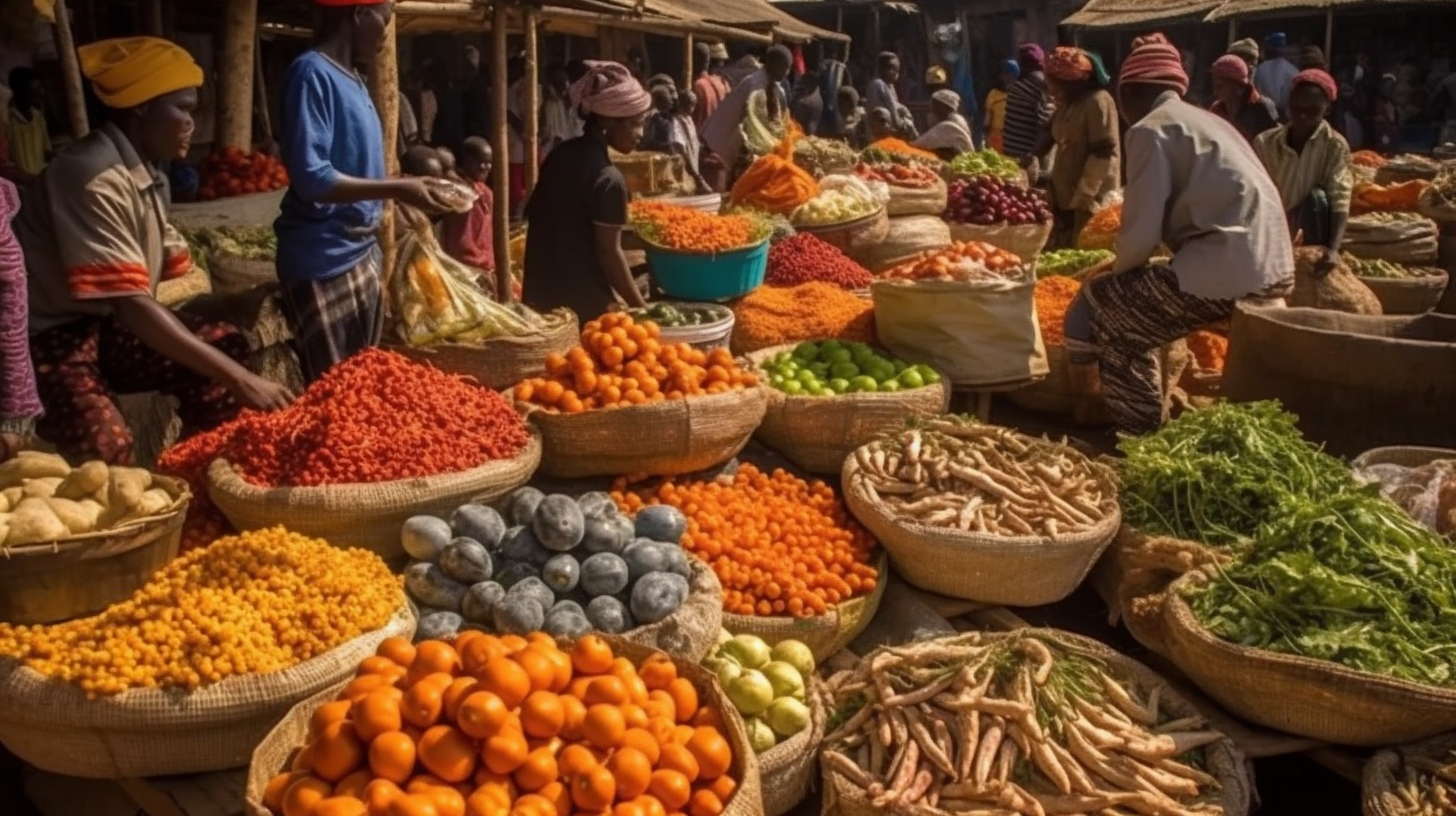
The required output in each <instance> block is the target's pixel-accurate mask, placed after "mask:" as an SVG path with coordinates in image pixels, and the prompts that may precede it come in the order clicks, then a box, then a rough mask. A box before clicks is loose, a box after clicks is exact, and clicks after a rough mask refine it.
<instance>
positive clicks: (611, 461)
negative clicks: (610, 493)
mask: <svg viewBox="0 0 1456 816" xmlns="http://www.w3.org/2000/svg"><path fill="white" fill-rule="evenodd" d="M767 391H768V389H766V388H764V387H758V388H750V389H747V390H744V391H728V392H725V393H722V394H709V395H706V396H700V397H689V398H687V399H677V400H668V401H666V402H657V403H650V404H647V405H632V406H627V407H624V408H612V409H604V410H596V411H587V412H584V413H580V414H559V413H553V412H550V411H544V410H541V409H539V408H536V407H534V406H526V405H523V406H521V407H522V409H523V410H525V411H527V412H528V413H527V418H528V419H529V420H530V422H531V423H532V424H534V425H535V426H536V428H537V429H539V430H540V432H541V440H542V444H543V446H544V453H543V454H542V456H541V472H542V473H544V474H545V475H547V476H550V477H552V478H556V479H581V478H586V477H589V476H621V475H643V476H673V475H679V474H683V473H693V472H695V471H699V470H704V469H706V468H710V467H712V466H713V465H718V464H722V463H723V462H726V461H728V460H729V459H732V458H733V457H734V456H737V455H738V452H739V451H741V450H743V448H744V446H746V445H747V444H748V440H749V439H750V438H752V436H753V432H754V430H755V429H756V428H758V423H759V422H761V421H762V420H763V414H764V411H765V410H766V409H767V407H768V393H767Z"/></svg>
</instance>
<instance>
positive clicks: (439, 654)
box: [409, 640, 460, 685]
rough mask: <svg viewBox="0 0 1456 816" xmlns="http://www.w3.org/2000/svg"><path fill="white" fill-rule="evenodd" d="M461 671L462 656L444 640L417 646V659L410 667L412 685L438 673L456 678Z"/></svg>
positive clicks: (430, 641) (429, 641)
mask: <svg viewBox="0 0 1456 816" xmlns="http://www.w3.org/2000/svg"><path fill="white" fill-rule="evenodd" d="M459 671H460V655H459V653H458V652H456V651H455V647H454V646H451V645H450V644H448V643H446V642H445V641H443V640H427V641H425V642H423V643H420V644H419V645H417V646H415V659H414V662H413V663H411V664H410V667H409V672H410V673H409V677H410V680H411V685H413V683H414V681H417V680H419V679H420V678H422V677H425V676H427V675H431V674H435V673H437V672H444V673H445V674H448V675H450V676H451V677H454V676H455V674H456V673H457V672H459Z"/></svg>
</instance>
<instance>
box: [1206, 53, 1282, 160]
mask: <svg viewBox="0 0 1456 816" xmlns="http://www.w3.org/2000/svg"><path fill="white" fill-rule="evenodd" d="M1211 73H1212V74H1213V95H1214V97H1215V99H1214V102H1213V105H1212V107H1210V108H1209V110H1210V111H1213V112H1214V113H1215V114H1218V115H1219V116H1222V117H1223V118H1224V121H1226V122H1228V123H1229V124H1231V125H1233V126H1234V127H1235V128H1237V129H1238V131H1239V133H1242V134H1243V136H1244V139H1245V140H1247V141H1250V142H1252V141H1254V137H1255V136H1258V135H1259V134H1260V133H1263V132H1264V131H1266V130H1268V129H1270V128H1273V127H1278V126H1279V109H1278V108H1276V107H1275V106H1274V101H1273V100H1272V99H1266V98H1264V97H1263V96H1261V95H1260V94H1259V92H1258V90H1256V89H1255V88H1254V80H1253V76H1252V75H1251V74H1250V73H1249V63H1248V62H1246V61H1245V60H1244V58H1243V57H1241V56H1239V55H1238V54H1224V55H1223V56H1221V57H1219V58H1218V59H1216V60H1214V61H1213V70H1212V72H1211Z"/></svg>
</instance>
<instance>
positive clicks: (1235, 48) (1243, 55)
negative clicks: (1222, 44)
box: [1228, 37, 1259, 77]
mask: <svg viewBox="0 0 1456 816" xmlns="http://www.w3.org/2000/svg"><path fill="white" fill-rule="evenodd" d="M1228 54H1230V55H1231V56H1235V57H1238V58H1239V59H1241V60H1243V61H1244V64H1245V65H1247V66H1248V67H1249V76H1250V77H1252V76H1253V75H1254V70H1255V69H1256V68H1258V67H1259V43H1258V42H1257V41H1255V40H1254V39H1253V38H1252V37H1245V38H1244V39H1242V40H1235V41H1234V42H1233V43H1232V44H1231V45H1229V47H1228Z"/></svg>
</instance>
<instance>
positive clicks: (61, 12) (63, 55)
mask: <svg viewBox="0 0 1456 816" xmlns="http://www.w3.org/2000/svg"><path fill="white" fill-rule="evenodd" d="M51 32H52V34H54V36H55V40H56V56H57V57H58V58H59V59H60V61H61V77H62V79H63V80H64V81H65V83H66V115H67V116H68V117H69V118H70V120H71V137H72V138H74V139H84V138H86V134H87V133H90V132H91V125H90V123H89V122H87V121H86V90H85V89H84V88H83V87H81V63H80V61H79V59H78V58H77V57H76V39H75V37H73V36H72V35H71V13H70V12H69V11H67V10H66V0H56V22H55V25H53V26H52V27H51Z"/></svg>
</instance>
